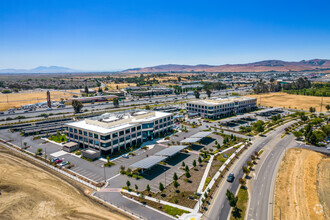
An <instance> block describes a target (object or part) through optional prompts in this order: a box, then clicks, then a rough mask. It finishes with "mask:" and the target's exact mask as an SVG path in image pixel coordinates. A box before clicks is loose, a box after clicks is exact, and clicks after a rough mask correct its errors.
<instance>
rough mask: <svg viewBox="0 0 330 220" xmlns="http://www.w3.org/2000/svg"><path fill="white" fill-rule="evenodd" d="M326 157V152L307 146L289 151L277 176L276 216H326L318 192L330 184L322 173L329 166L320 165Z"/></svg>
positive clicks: (313, 217)
mask: <svg viewBox="0 0 330 220" xmlns="http://www.w3.org/2000/svg"><path fill="white" fill-rule="evenodd" d="M323 160H326V156H324V155H323V154H320V153H316V152H314V151H310V150H307V149H297V148H295V149H290V150H288V151H287V153H286V156H285V158H284V159H283V161H282V163H281V167H280V170H279V173H278V176H277V180H276V190H275V207H274V219H290V220H291V219H320V220H322V219H325V211H324V210H325V208H323V205H324V204H321V201H320V198H319V196H318V191H322V192H324V191H325V190H328V188H329V182H326V179H323V178H319V177H318V172H320V173H321V174H322V175H323V174H324V170H323V169H324V167H325V166H322V167H319V168H318V165H319V164H320V163H321V162H322V161H323ZM322 163H323V162H322ZM322 163H321V164H322ZM326 167H327V169H328V170H329V167H328V165H326ZM321 169H322V171H320V170H321ZM318 183H319V184H318Z"/></svg>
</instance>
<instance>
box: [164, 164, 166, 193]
mask: <svg viewBox="0 0 330 220" xmlns="http://www.w3.org/2000/svg"><path fill="white" fill-rule="evenodd" d="M164 170H165V172H164V173H165V188H166V168H164Z"/></svg>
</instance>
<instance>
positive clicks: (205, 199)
mask: <svg viewBox="0 0 330 220" xmlns="http://www.w3.org/2000/svg"><path fill="white" fill-rule="evenodd" d="M248 146H250V143H245V144H243V145H242V146H241V147H239V148H238V149H237V150H236V151H235V152H234V153H233V154H232V155H231V156H230V157H229V158H228V159H227V160H226V162H225V163H224V164H223V165H222V166H221V167H220V169H219V170H218V172H217V173H216V174H215V176H214V177H213V178H212V180H211V181H210V183H209V184H208V186H207V187H206V189H205V190H204V191H203V192H202V193H201V197H200V199H199V200H200V203H199V204H201V205H200V206H199V207H198V208H199V210H201V211H202V210H205V208H206V207H207V206H208V205H209V204H210V200H211V196H210V195H212V194H213V193H214V192H215V190H216V185H218V184H219V182H220V181H221V179H222V178H223V177H224V175H225V173H226V172H227V170H228V167H229V166H230V165H231V164H232V163H233V162H234V160H235V159H236V158H237V156H238V155H240V154H241V153H242V152H243V150H244V149H246V148H247V147H248ZM219 177H221V178H219Z"/></svg>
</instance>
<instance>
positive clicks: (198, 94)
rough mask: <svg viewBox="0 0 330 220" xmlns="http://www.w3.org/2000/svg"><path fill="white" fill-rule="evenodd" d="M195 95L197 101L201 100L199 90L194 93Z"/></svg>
mask: <svg viewBox="0 0 330 220" xmlns="http://www.w3.org/2000/svg"><path fill="white" fill-rule="evenodd" d="M194 95H195V98H196V99H199V96H200V93H199V92H198V91H197V90H195V91H194Z"/></svg>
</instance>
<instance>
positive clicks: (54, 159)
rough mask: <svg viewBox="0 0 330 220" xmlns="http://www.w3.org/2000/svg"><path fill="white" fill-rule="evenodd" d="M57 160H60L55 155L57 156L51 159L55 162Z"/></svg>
mask: <svg viewBox="0 0 330 220" xmlns="http://www.w3.org/2000/svg"><path fill="white" fill-rule="evenodd" d="M57 160H59V158H57V157H55V158H53V159H51V161H50V162H52V163H54V162H56V161H57Z"/></svg>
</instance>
